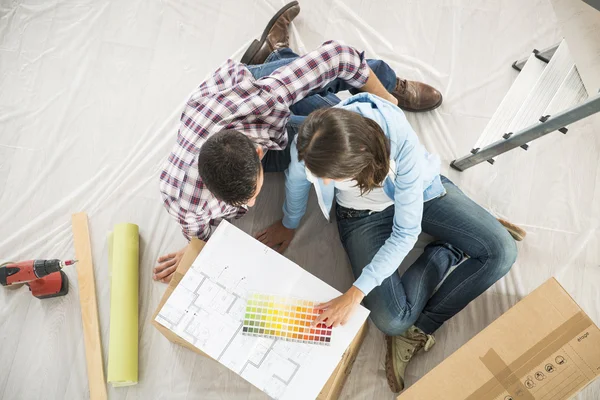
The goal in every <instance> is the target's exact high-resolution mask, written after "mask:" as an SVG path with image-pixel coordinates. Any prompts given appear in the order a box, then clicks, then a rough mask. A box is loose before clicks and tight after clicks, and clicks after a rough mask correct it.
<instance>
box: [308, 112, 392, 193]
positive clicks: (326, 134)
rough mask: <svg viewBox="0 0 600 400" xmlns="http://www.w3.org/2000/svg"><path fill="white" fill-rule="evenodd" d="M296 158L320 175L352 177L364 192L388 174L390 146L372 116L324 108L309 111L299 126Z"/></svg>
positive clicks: (321, 176) (340, 177)
mask: <svg viewBox="0 0 600 400" xmlns="http://www.w3.org/2000/svg"><path fill="white" fill-rule="evenodd" d="M298 159H299V160H300V161H304V164H305V165H306V167H307V168H308V170H309V171H310V172H311V173H312V174H313V175H315V176H317V177H319V178H329V179H336V180H338V179H355V180H356V181H357V183H358V187H359V188H360V192H361V194H364V193H367V192H369V191H371V190H373V189H374V188H376V187H381V184H382V182H383V181H384V179H385V177H386V176H387V173H388V170H389V168H390V145H389V140H388V139H387V137H386V136H385V134H384V133H383V130H382V129H381V127H380V126H379V124H377V123H376V122H375V121H373V120H372V119H369V118H366V117H363V116H362V115H360V114H358V113H355V112H352V111H348V110H344V109H341V108H327V109H321V110H317V111H314V112H312V113H310V115H309V116H308V117H306V119H305V120H304V122H303V123H302V125H301V126H300V130H299V132H298Z"/></svg>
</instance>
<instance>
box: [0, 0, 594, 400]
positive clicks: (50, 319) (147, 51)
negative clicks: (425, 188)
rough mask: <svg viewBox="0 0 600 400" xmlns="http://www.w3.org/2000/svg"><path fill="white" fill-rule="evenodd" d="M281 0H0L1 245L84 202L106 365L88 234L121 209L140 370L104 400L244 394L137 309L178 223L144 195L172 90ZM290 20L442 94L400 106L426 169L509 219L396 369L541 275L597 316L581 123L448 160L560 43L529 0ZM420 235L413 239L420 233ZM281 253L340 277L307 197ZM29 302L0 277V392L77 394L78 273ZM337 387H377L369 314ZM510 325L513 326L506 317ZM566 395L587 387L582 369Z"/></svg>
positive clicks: (342, 258)
mask: <svg viewBox="0 0 600 400" xmlns="http://www.w3.org/2000/svg"><path fill="white" fill-rule="evenodd" d="M283 4H284V2H283V1H277V0H268V1H267V0H260V1H241V0H240V1H233V0H225V1H207V0H185V1H174V0H160V1H159V0H120V1H117V0H113V1H108V0H63V1H57V0H37V1H33V0H1V1H0V210H2V211H1V212H0V259H1V260H26V259H31V258H42V257H46V258H70V257H72V256H73V238H72V233H71V225H70V215H71V213H73V212H77V211H86V212H87V213H88V214H89V216H90V229H91V235H92V248H93V255H94V262H95V268H96V283H97V293H98V299H99V304H98V307H99V314H100V326H101V331H102V332H101V333H102V340H103V350H104V358H105V366H106V357H107V349H108V329H109V310H110V304H109V293H110V291H109V282H108V273H107V246H106V236H107V233H108V231H109V230H110V229H111V227H112V226H113V225H114V224H115V223H118V222H123V221H127V222H133V223H136V224H139V226H140V234H141V265H140V326H139V330H140V360H139V366H140V383H139V384H138V385H137V386H133V387H129V388H120V389H113V388H109V397H110V398H111V399H167V398H168V399H215V400H216V399H263V398H265V395H264V394H263V393H261V392H260V391H258V390H257V389H254V388H252V387H251V386H250V385H249V384H247V383H246V382H245V381H243V380H242V379H240V378H239V377H237V376H236V375H235V374H234V373H232V372H230V371H228V370H227V369H225V368H223V367H221V366H219V365H218V364H216V363H215V362H213V361H210V360H208V359H205V358H202V357H200V356H198V355H196V354H194V353H192V352H190V351H187V350H185V349H182V348H180V347H177V346H175V345H173V344H171V343H169V342H168V341H167V340H166V339H165V338H164V337H162V336H161V335H160V334H159V333H158V332H157V331H156V330H155V329H154V328H152V327H151V325H150V318H151V315H152V313H153V311H154V309H155V307H156V305H157V303H158V301H159V299H160V297H161V296H162V293H163V292H164V290H165V285H164V284H162V283H156V282H154V281H152V268H153V267H154V265H155V261H156V259H157V258H158V256H159V255H161V254H164V253H168V252H172V251H174V250H177V249H179V248H181V247H182V246H183V245H184V244H185V241H184V238H183V236H182V235H181V234H180V233H179V227H178V225H177V223H176V222H175V221H174V220H172V219H171V218H170V217H169V216H168V215H167V213H166V211H165V210H164V208H163V206H162V204H161V198H160V194H159V190H158V176H159V173H160V166H161V164H162V162H163V160H164V159H165V157H166V156H167V154H168V152H169V150H170V148H171V146H172V144H173V143H174V140H175V135H176V129H177V123H178V118H179V116H180V113H181V110H182V104H183V102H184V101H185V100H186V99H187V96H188V94H189V93H190V92H191V91H192V90H193V89H194V88H195V87H196V86H197V85H198V84H199V83H200V82H201V81H202V80H203V78H204V77H205V76H206V75H207V74H208V73H210V72H211V71H212V70H213V69H215V68H216V67H217V66H219V65H220V64H221V63H222V62H223V61H224V60H225V59H226V58H227V57H234V58H237V59H239V57H240V56H241V54H242V52H243V51H244V50H245V48H246V46H247V45H248V44H249V43H250V41H251V40H252V39H253V38H255V37H256V36H257V35H259V34H260V33H261V32H262V29H263V27H264V25H265V23H266V22H267V21H268V20H269V18H270V17H271V15H272V14H273V13H274V12H275V11H276V10H277V9H279V8H280V7H281V6H282V5H283ZM301 6H302V11H301V13H300V15H299V17H298V18H297V20H296V21H295V23H294V25H293V28H292V47H293V48H294V49H295V50H297V51H298V52H300V53H302V52H303V51H304V50H308V49H313V48H315V47H316V46H318V45H319V44H320V43H321V42H323V41H325V40H327V39H330V38H335V39H342V40H344V41H346V42H347V43H350V44H353V45H354V46H356V47H357V48H360V49H364V50H365V51H366V54H367V56H368V57H371V58H383V59H385V60H386V61H388V62H389V63H390V64H391V65H392V66H393V67H394V68H395V70H396V71H397V72H398V74H399V75H401V76H404V77H406V78H410V79H418V80H422V81H425V82H428V83H430V84H432V85H434V86H436V87H438V88H439V89H440V90H441V91H442V92H443V94H444V104H443V105H442V107H441V108H439V109H438V110H436V111H434V112H430V113H425V114H419V115H416V114H409V116H408V118H409V119H410V121H411V122H412V123H413V125H414V127H415V129H416V131H417V132H418V133H419V135H420V137H421V138H422V141H423V142H424V144H425V145H426V146H427V148H428V149H429V150H430V151H431V152H435V153H438V154H440V156H441V157H442V159H443V160H444V171H443V172H444V173H446V174H448V176H449V177H450V178H451V179H453V180H454V181H455V182H456V183H457V184H459V185H460V186H461V187H462V188H463V190H464V191H465V192H467V193H468V194H469V195H471V196H472V197H473V198H474V199H476V200H477V201H479V202H480V203H481V204H483V205H484V206H485V207H487V208H488V209H490V210H491V211H492V212H493V213H495V214H497V215H499V216H503V217H505V218H508V219H510V220H511V221H513V222H515V223H518V224H521V225H522V226H524V227H525V228H526V229H527V230H528V232H529V235H528V237H527V239H526V240H525V241H524V242H522V243H520V244H519V258H518V261H517V263H516V264H515V266H514V267H513V269H512V271H511V272H510V273H509V275H508V276H507V277H505V278H504V279H502V280H501V281H500V282H499V283H498V284H496V285H495V286H494V287H493V288H491V289H490V290H489V291H488V292H487V293H485V294H484V295H482V296H481V297H480V298H478V299H477V300H476V301H474V302H473V303H472V304H471V305H469V306H468V307H467V308H466V309H465V310H464V311H463V312H461V313H460V314H459V315H457V316H456V317H455V318H453V319H452V320H451V321H449V322H448V323H447V324H446V325H445V326H444V327H443V328H442V329H440V330H439V331H438V332H437V334H436V337H437V344H436V346H435V347H434V348H433V349H432V350H431V351H430V352H428V353H423V354H419V355H418V356H417V357H416V359H415V360H414V362H412V363H411V365H410V367H409V369H408V382H409V383H412V382H414V381H415V380H416V379H418V378H419V377H421V376H423V375H424V374H425V373H426V372H427V371H429V370H430V369H431V368H433V367H434V366H435V365H437V364H438V363H439V362H441V361H442V360H443V359H444V358H445V357H447V356H449V355H450V354H451V353H452V352H453V351H455V350H456V349H457V348H459V347H460V346H461V345H462V344H464V343H465V342H466V341H467V340H468V339H469V338H471V337H472V336H474V335H475V334H477V333H478V332H479V331H480V330H481V329H483V328H484V327H485V326H487V325H488V324H489V323H490V322H492V321H493V320H494V319H496V318H497V317H498V316H499V315H501V314H502V313H503V312H504V311H506V310H507V309H508V308H509V307H511V306H512V305H513V304H514V303H515V302H517V301H518V300H519V299H520V298H522V297H523V296H525V295H526V294H528V293H529V292H530V291H532V290H533V289H535V288H536V287H537V286H538V285H540V284H541V283H542V282H544V281H545V280H546V279H548V278H549V277H551V276H556V277H557V278H558V279H559V281H560V282H561V283H562V284H563V285H564V286H565V287H566V289H567V290H568V291H569V292H570V293H571V294H572V295H573V297H574V298H575V299H576V300H577V301H578V302H579V304H580V305H581V306H582V307H583V309H584V310H585V311H586V312H587V313H588V314H589V315H590V316H591V318H592V319H594V320H595V322H596V323H600V291H598V289H597V285H598V282H600V266H599V265H600V246H599V244H600V232H599V229H598V227H599V225H600V163H599V154H600V135H598V133H597V132H596V133H594V132H593V130H592V126H591V124H590V122H589V121H588V122H583V123H580V124H577V125H574V126H571V127H570V129H569V134H567V135H566V136H565V135H562V134H559V133H554V134H551V135H549V136H548V137H546V138H544V139H541V140H539V141H536V142H534V143H533V144H532V145H531V146H530V149H529V151H527V152H525V151H523V150H521V149H517V150H514V151H513V152H511V153H509V154H507V155H505V156H503V157H499V158H498V159H497V161H496V164H495V165H494V166H490V165H488V164H487V163H485V164H482V165H479V166H477V167H474V168H473V169H471V170H469V171H467V172H464V173H458V172H455V171H448V167H447V166H448V163H449V162H450V161H451V160H452V159H454V158H456V157H458V156H462V155H464V154H466V153H467V152H468V151H469V150H470V149H471V147H472V145H473V144H474V143H475V141H476V139H477V137H478V136H479V134H480V133H481V131H482V129H483V128H484V127H485V125H486V124H487V122H488V121H489V119H490V118H491V116H492V114H493V113H494V110H495V109H496V107H497V106H498V105H499V104H500V101H501V100H502V98H503V96H504V94H505V93H506V92H507V91H508V88H509V87H510V85H511V83H512V82H513V80H514V79H515V76H516V71H514V70H513V69H511V68H510V65H511V63H512V62H513V61H514V60H515V59H518V58H522V57H524V56H526V55H527V54H528V53H529V52H530V51H531V50H532V49H533V48H534V47H535V48H545V47H548V46H550V45H552V44H554V43H556V42H558V41H559V39H560V36H561V34H560V32H559V30H558V28H557V24H556V20H555V16H554V14H553V10H552V7H551V6H550V4H549V2H548V1H546V0H528V1H522V0H503V1H489V0H477V1H460V0H454V1H452V0H431V1H415V0H412V1H411V0H402V1H401V0H387V1H367V0H348V1H332V0H320V1H319V0H303V1H301ZM282 183H283V177H282V175H281V174H276V175H272V176H269V177H268V179H267V183H266V185H265V190H264V192H263V193H262V195H261V197H260V201H259V204H258V205H257V206H256V207H255V209H253V210H252V212H251V213H250V214H249V215H248V216H246V217H245V218H244V219H242V220H240V221H239V222H238V226H241V227H242V228H243V229H244V230H246V231H248V232H254V231H257V230H258V229H261V228H263V227H265V226H267V225H268V224H270V223H271V222H273V221H275V220H276V219H278V218H280V217H281V201H282V199H283V187H282ZM422 245H423V244H422V243H420V246H421V248H422ZM286 255H287V256H288V257H289V258H291V259H292V260H294V261H296V262H298V263H299V264H300V265H302V266H303V267H305V268H306V269H307V270H309V271H311V272H312V273H314V274H315V275H317V276H319V277H320V278H322V279H324V280H325V281H327V282H329V283H330V284H332V285H333V286H335V287H337V288H338V289H340V290H345V289H347V288H348V287H349V285H350V284H351V283H352V277H351V272H350V268H349V265H348V261H347V258H346V255H345V253H344V251H343V249H342V247H341V245H340V243H339V238H338V235H337V230H336V227H335V224H328V223H327V222H326V221H325V220H324V219H323V218H322V216H321V215H320V213H319V212H318V210H317V207H316V202H315V199H314V196H313V197H311V203H310V207H309V214H308V215H307V217H306V218H305V219H304V221H303V224H302V226H301V227H300V229H299V231H298V233H297V236H296V239H295V241H294V243H293V244H292V246H291V247H290V249H289V250H288V252H287V253H286ZM66 273H67V274H68V276H69V278H70V293H69V295H68V296H66V297H62V298H59V299H54V300H43V301H40V300H37V299H35V298H33V297H32V296H31V295H30V294H29V293H28V292H27V289H26V288H21V289H19V290H8V289H2V290H0V343H1V344H0V398H1V399H6V400H17V399H19V400H20V399H47V400H50V399H84V398H87V396H88V394H87V390H88V385H87V376H86V368H85V352H84V346H83V337H82V327H81V317H80V309H79V297H78V296H79V295H78V288H77V279H76V273H75V270H74V269H67V270H66ZM370 328H371V329H370V331H369V334H368V337H367V339H366V341H365V343H364V344H363V346H362V349H361V351H360V353H359V356H358V359H357V361H356V364H355V366H354V368H353V370H352V373H351V374H350V376H349V379H348V381H347V383H346V385H345V388H344V390H343V393H342V396H341V398H343V399H393V398H394V397H395V396H393V394H392V393H391V392H390V391H389V389H388V388H387V385H386V382H385V375H384V369H383V362H384V356H385V352H384V346H383V341H382V334H381V333H380V332H378V331H377V329H376V328H375V327H374V326H373V325H372V324H371V327H370ZM515 329H518V327H515ZM578 398H579V399H590V400H591V399H598V398H600V382H596V383H594V384H592V385H591V386H589V387H588V388H587V389H586V390H585V391H584V392H582V394H581V395H580V396H579V397H578Z"/></svg>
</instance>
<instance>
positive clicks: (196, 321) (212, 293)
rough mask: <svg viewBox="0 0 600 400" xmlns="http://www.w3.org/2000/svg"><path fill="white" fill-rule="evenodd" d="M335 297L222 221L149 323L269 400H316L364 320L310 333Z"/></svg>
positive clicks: (362, 313) (362, 314) (362, 311)
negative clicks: (321, 310) (318, 306)
mask: <svg viewBox="0 0 600 400" xmlns="http://www.w3.org/2000/svg"><path fill="white" fill-rule="evenodd" d="M340 294H341V293H340V292H339V291H338V290H336V289H334V288H333V287H331V286H330V285H328V284H327V283H325V282H323V281H322V280H320V279H319V278H317V277H315V276H314V275H312V274H310V273H309V272H307V271H306V270H304V269H303V268H302V267H300V266H299V265H297V264H295V263H293V262H292V261H290V260H288V259H287V258H285V257H284V256H282V255H281V254H279V253H278V252H277V251H275V250H273V249H271V248H269V247H267V246H265V245H264V244H262V243H261V242H259V241H258V240H256V239H254V238H253V237H252V236H250V235H248V234H246V233H245V232H243V231H241V230H240V229H239V228H236V227H235V226H233V225H231V224H230V223H228V222H226V221H223V222H221V224H219V227H218V228H217V229H216V230H215V231H214V232H213V234H212V236H211V238H210V240H209V241H208V242H207V243H206V245H205V246H204V248H203V249H202V251H201V252H200V254H199V255H198V257H197V258H196V260H195V261H194V262H193V263H192V266H191V267H190V269H189V270H188V271H187V272H186V273H185V275H184V276H183V278H182V279H181V281H180V282H179V284H177V287H176V288H175V289H174V290H173V293H172V294H171V296H170V297H169V299H168V300H167V302H166V303H165V304H164V306H163V307H162V308H161V310H160V311H159V313H158V315H157V316H156V321H157V322H158V323H159V324H161V325H163V326H164V327H166V328H167V329H169V330H170V331H172V332H173V333H175V334H176V335H178V336H179V337H180V338H181V339H182V340H185V341H186V342H188V343H190V344H192V345H193V346H194V347H196V348H197V349H199V350H200V351H202V352H203V353H205V354H207V355H208V356H209V357H212V358H213V359H215V360H217V361H218V362H219V363H221V364H222V365H223V366H225V367H227V368H229V369H230V370H232V371H234V372H235V373H236V374H238V375H239V376H240V377H242V378H243V379H245V380H247V381H248V382H250V383H251V384H252V385H254V386H256V387H257V388H259V389H260V390H262V391H263V392H265V393H266V394H267V395H269V396H270V397H271V398H273V399H278V400H306V399H315V398H317V397H318V396H319V393H320V392H321V390H322V389H323V386H324V385H325V383H326V382H327V380H328V379H329V377H330V376H331V374H332V373H333V371H334V370H335V369H336V367H337V366H338V364H339V362H340V360H341V359H342V356H343V355H344V352H345V351H346V350H347V348H348V346H349V345H350V343H351V342H352V340H353V339H354V338H355V336H356V334H357V333H358V332H359V330H360V328H361V327H362V325H363V324H364V323H365V321H366V319H367V317H368V315H369V311H368V310H367V309H366V308H364V307H362V306H358V307H357V308H356V310H355V312H354V314H353V315H352V317H351V318H350V320H349V321H348V322H347V323H346V324H344V325H343V326H339V327H336V328H335V329H333V331H332V330H331V329H327V327H325V326H323V325H319V326H314V327H311V322H312V321H314V319H315V318H317V316H318V315H319V311H315V304H317V303H321V302H327V301H329V300H331V299H333V298H335V297H338V296H339V295H340ZM305 299H310V301H308V300H305Z"/></svg>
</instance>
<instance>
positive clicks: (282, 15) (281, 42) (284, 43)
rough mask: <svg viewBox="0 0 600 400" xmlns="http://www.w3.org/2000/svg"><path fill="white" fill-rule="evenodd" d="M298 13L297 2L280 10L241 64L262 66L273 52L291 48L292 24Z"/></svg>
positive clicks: (244, 56) (243, 57)
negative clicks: (290, 31)
mask: <svg viewBox="0 0 600 400" xmlns="http://www.w3.org/2000/svg"><path fill="white" fill-rule="evenodd" d="M298 13H300V6H299V5H298V2H297V1H292V2H291V3H289V4H287V5H285V6H284V7H283V8H282V9H281V10H279V11H278V12H277V14H275V16H273V18H271V20H270V21H269V23H268V24H267V27H266V28H265V30H264V31H263V34H262V36H261V37H260V40H255V41H253V42H252V44H251V45H250V47H248V50H246V52H245V53H244V55H243V56H242V60H241V61H240V62H241V63H242V64H247V65H256V64H262V63H264V62H265V60H266V59H267V57H268V56H269V54H271V53H272V52H273V51H275V50H277V49H281V48H284V47H289V46H290V34H289V27H290V23H292V20H293V19H294V18H296V16H297V15H298Z"/></svg>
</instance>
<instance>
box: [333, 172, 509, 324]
mask: <svg viewBox="0 0 600 400" xmlns="http://www.w3.org/2000/svg"><path fill="white" fill-rule="evenodd" d="M442 183H443V184H444V187H445V188H446V191H447V193H446V195H444V196H442V197H438V198H436V199H433V200H430V201H428V202H426V203H425V204H424V210H423V219H422V229H423V231H424V232H426V233H428V234H430V235H432V236H434V237H436V239H437V241H435V242H433V243H431V244H429V245H428V246H427V247H426V248H425V251H424V252H423V254H422V255H421V256H420V257H419V258H418V259H417V260H416V261H415V263H414V264H412V265H411V266H410V267H409V268H408V269H407V271H406V272H405V273H404V274H403V275H402V276H400V275H399V274H398V273H394V274H393V275H392V276H390V277H389V278H387V279H386V280H385V281H383V283H382V284H381V285H380V286H378V287H376V288H375V289H373V291H371V293H369V294H368V296H366V297H365V299H364V304H365V306H366V307H367V308H368V309H369V310H371V319H372V320H373V322H374V323H375V325H377V327H378V328H379V329H380V330H381V331H383V332H384V333H386V334H388V335H392V336H394V335H399V334H401V333H403V332H405V331H406V330H407V329H408V328H410V326H411V325H416V326H417V327H418V328H420V329H422V330H423V331H424V332H426V333H429V334H431V333H433V332H434V331H435V330H437V329H438V328H439V327H440V326H441V325H442V324H443V323H444V322H445V321H447V320H448V319H450V318H452V317H453V316H454V315H456V314H457V313H458V312H459V311H460V310H462V309H463V308H464V307H465V306H466V305H467V304H469V303H470V302H471V301H473V300H474V299H475V298H476V297H477V296H479V295H480V294H482V293H483V292H485V291H486V290H487V289H488V288H489V287H490V286H492V285H493V284H494V283H495V282H496V281H497V280H498V279H500V278H502V277H503V276H504V275H505V274H506V273H507V272H508V271H509V270H510V268H511V266H512V265H513V264H514V262H515V260H516V257H517V246H516V245H515V241H514V240H513V238H512V237H511V236H510V234H509V233H508V232H507V231H506V229H505V228H504V227H503V226H502V225H501V224H500V223H499V222H498V221H497V220H496V218H494V217H493V216H492V215H491V214H490V213H488V212H487V211H486V210H484V209H483V208H481V207H480V206H479V205H478V204H477V203H475V202H474V201H473V200H471V199H469V198H468V197H467V196H466V195H465V194H464V193H463V192H462V191H461V190H460V189H459V188H458V187H456V186H455V185H454V184H453V183H452V182H450V180H448V179H447V178H446V177H442ZM336 214H337V219H338V229H339V232H340V238H341V240H342V243H343V245H344V248H345V249H346V252H347V253H348V257H349V258H350V263H351V264H352V271H353V273H354V276H355V277H356V278H358V276H359V275H360V274H361V272H362V269H363V268H364V267H365V266H366V265H368V264H369V263H370V262H371V260H372V259H373V256H374V255H375V253H377V251H378V250H379V249H380V248H381V246H382V245H383V244H384V242H385V241H386V240H387V239H388V238H389V237H390V234H391V233H392V225H393V218H394V206H390V207H388V208H387V209H385V210H384V211H382V212H373V213H370V212H369V211H356V210H350V209H347V208H344V207H340V206H339V205H338V206H337V209H336ZM464 256H468V257H469V258H468V259H466V260H465V261H464V262H463V263H462V264H460V265H459V266H458V267H457V268H456V269H454V270H453V271H452V272H451V273H450V274H449V275H448V276H447V277H446V279H445V280H444V282H443V283H442V285H441V286H440V287H439V289H438V290H437V291H436V292H435V293H434V290H435V288H436V287H437V286H438V284H439V283H440V282H441V281H442V279H444V277H445V275H446V274H447V272H448V271H449V270H450V268H451V267H452V266H454V265H456V264H458V263H459V262H460V261H461V260H462V259H463V258H464Z"/></svg>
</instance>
